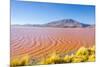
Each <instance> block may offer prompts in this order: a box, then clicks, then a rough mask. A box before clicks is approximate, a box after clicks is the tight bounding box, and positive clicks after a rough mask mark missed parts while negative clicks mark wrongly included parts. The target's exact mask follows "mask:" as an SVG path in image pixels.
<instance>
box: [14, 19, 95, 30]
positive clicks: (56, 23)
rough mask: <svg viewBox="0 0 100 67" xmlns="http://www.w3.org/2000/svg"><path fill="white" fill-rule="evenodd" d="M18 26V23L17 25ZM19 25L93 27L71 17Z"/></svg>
mask: <svg viewBox="0 0 100 67" xmlns="http://www.w3.org/2000/svg"><path fill="white" fill-rule="evenodd" d="M15 26H16V25H15ZM17 26H20V25H17ZM21 26H32V27H59V28H86V27H94V26H95V25H94V24H93V25H91V24H85V23H81V22H79V21H76V20H73V19H61V20H57V21H51V22H48V23H45V24H24V25H21Z"/></svg>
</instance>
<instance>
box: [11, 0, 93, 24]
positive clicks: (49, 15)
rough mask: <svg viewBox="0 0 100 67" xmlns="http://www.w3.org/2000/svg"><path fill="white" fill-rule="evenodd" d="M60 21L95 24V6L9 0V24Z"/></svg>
mask: <svg viewBox="0 0 100 67" xmlns="http://www.w3.org/2000/svg"><path fill="white" fill-rule="evenodd" d="M61 19H74V20H77V21H79V22H81V23H86V24H94V23H95V6H93V5H91V6H90V5H72V4H57V3H55V4H54V3H40V2H24V1H16V0H11V24H45V23H48V22H51V21H56V20H61Z"/></svg>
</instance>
